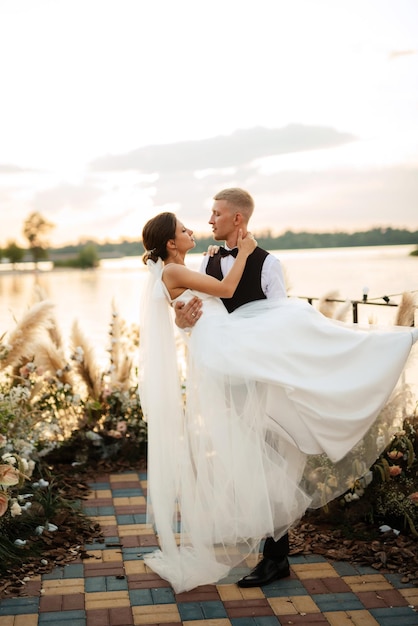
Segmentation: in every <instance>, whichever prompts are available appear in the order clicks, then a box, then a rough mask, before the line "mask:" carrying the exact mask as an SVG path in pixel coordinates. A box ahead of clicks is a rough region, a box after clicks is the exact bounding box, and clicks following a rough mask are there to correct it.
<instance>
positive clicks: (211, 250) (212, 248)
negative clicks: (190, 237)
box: [203, 244, 219, 256]
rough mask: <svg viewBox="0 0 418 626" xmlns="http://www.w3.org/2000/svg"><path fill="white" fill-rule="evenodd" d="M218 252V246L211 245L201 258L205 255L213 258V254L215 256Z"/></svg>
mask: <svg viewBox="0 0 418 626" xmlns="http://www.w3.org/2000/svg"><path fill="white" fill-rule="evenodd" d="M218 250H219V246H217V245H215V244H212V245H210V246H208V249H207V251H206V252H204V253H203V256H206V255H207V254H208V255H209V256H213V255H214V254H217V252H218Z"/></svg>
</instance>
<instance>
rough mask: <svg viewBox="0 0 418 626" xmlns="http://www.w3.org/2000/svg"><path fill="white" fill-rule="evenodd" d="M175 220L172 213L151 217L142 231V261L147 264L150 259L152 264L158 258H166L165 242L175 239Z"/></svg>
mask: <svg viewBox="0 0 418 626" xmlns="http://www.w3.org/2000/svg"><path fill="white" fill-rule="evenodd" d="M176 227H177V218H176V216H175V215H174V213H168V212H167V213H159V214H158V215H156V216H155V217H152V218H151V219H150V220H148V222H147V223H146V224H145V226H144V228H143V229H142V245H143V246H144V248H145V252H144V254H143V256H142V261H143V262H144V263H145V265H146V264H147V261H148V260H149V259H151V261H154V263H155V262H156V261H157V260H158V258H160V259H161V260H162V261H165V260H166V258H167V256H168V255H167V242H168V241H169V240H170V239H175V237H176Z"/></svg>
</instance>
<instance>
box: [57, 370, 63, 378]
mask: <svg viewBox="0 0 418 626" xmlns="http://www.w3.org/2000/svg"><path fill="white" fill-rule="evenodd" d="M55 373H56V375H57V376H58V378H61V376H62V369H58V370H57V371H56V372H55Z"/></svg>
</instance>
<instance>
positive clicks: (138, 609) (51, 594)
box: [0, 471, 418, 626]
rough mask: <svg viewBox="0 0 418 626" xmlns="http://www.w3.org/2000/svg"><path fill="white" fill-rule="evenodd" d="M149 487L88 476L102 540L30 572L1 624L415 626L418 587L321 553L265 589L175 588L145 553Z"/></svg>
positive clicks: (91, 509)
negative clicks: (78, 555)
mask: <svg viewBox="0 0 418 626" xmlns="http://www.w3.org/2000/svg"><path fill="white" fill-rule="evenodd" d="M146 485H147V475H146V473H145V472H144V473H138V472H132V471H130V472H126V473H111V474H105V475H103V476H100V477H98V478H97V479H96V482H95V483H91V484H90V487H91V490H92V491H91V494H90V496H89V499H88V500H86V501H85V502H84V508H85V511H86V513H87V514H88V515H89V516H90V517H91V518H92V519H95V520H97V521H98V522H100V524H101V527H102V529H103V532H104V535H105V542H104V543H97V544H93V545H87V546H85V548H86V550H87V551H88V554H89V555H90V557H91V558H88V559H83V560H81V559H80V560H78V561H75V562H72V563H70V564H68V565H66V566H64V567H57V568H55V569H54V570H53V571H52V572H50V573H49V574H44V575H42V576H38V577H36V578H33V579H31V581H29V582H28V583H27V586H26V596H25V597H19V598H10V599H6V600H2V601H1V603H0V626H134V625H142V626H148V625H153V626H155V625H157V624H164V625H165V626H179V625H180V624H186V625H189V626H287V625H299V626H327V625H331V626H418V588H417V587H415V586H413V585H412V584H402V583H401V577H400V576H398V575H397V574H380V573H376V571H375V570H373V569H371V568H360V567H353V566H352V565H350V564H349V563H346V562H330V561H327V560H326V559H325V558H323V557H321V556H306V557H304V556H297V557H291V558H290V563H291V576H290V577H289V578H287V579H284V580H281V581H277V582H276V583H272V584H271V585H268V586H266V587H262V588H254V589H240V588H239V587H237V586H236V585H235V584H234V583H235V581H236V580H237V579H238V578H240V577H241V576H242V575H243V574H244V573H246V572H247V570H244V569H240V570H238V569H236V570H234V571H233V572H232V574H231V575H230V576H229V578H228V579H226V580H225V581H223V584H218V585H205V586H202V587H198V588H197V589H194V590H192V591H190V592H188V593H182V594H178V595H176V594H175V593H174V592H173V590H172V589H171V587H170V586H169V584H168V583H167V582H166V581H164V580H162V579H161V578H159V577H158V576H157V575H156V574H154V573H153V572H152V571H151V570H149V569H147V568H146V566H145V564H144V562H143V561H142V559H141V554H143V553H144V552H146V551H149V550H153V549H154V548H155V546H156V545H157V540H156V537H155V534H154V533H153V531H152V529H151V528H150V527H149V526H147V525H146V517H145V511H146Z"/></svg>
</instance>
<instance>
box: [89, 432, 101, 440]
mask: <svg viewBox="0 0 418 626" xmlns="http://www.w3.org/2000/svg"><path fill="white" fill-rule="evenodd" d="M86 438H87V439H90V441H101V440H102V438H101V436H100V435H99V434H98V433H95V432H94V431H92V430H88V431H87V432H86Z"/></svg>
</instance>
